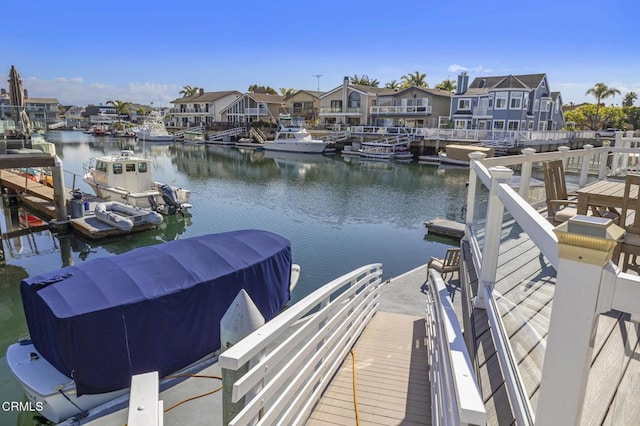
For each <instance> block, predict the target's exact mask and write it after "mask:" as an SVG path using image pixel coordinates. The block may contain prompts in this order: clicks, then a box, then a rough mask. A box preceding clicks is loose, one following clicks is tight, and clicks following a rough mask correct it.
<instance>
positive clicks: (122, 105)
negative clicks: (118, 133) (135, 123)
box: [107, 100, 131, 128]
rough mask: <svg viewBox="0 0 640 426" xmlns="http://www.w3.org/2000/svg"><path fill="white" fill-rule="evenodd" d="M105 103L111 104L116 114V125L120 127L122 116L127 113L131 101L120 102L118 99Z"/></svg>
mask: <svg viewBox="0 0 640 426" xmlns="http://www.w3.org/2000/svg"><path fill="white" fill-rule="evenodd" d="M107 105H112V106H113V108H114V109H115V110H116V113H117V114H118V127H119V128H122V116H123V115H127V114H129V110H130V108H131V102H122V101H119V100H115V101H107Z"/></svg>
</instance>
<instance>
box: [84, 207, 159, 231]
mask: <svg viewBox="0 0 640 426" xmlns="http://www.w3.org/2000/svg"><path fill="white" fill-rule="evenodd" d="M94 213H95V215H96V219H98V220H99V221H100V222H103V223H107V224H109V225H111V226H115V227H116V228H118V229H121V230H123V231H127V232H129V231H131V230H132V229H133V227H134V226H136V225H142V224H145V223H151V224H153V225H156V226H157V225H160V224H161V223H162V216H161V215H160V214H159V213H157V212H154V211H151V210H147V209H141V208H140V207H134V206H129V205H126V204H122V203H119V202H117V201H107V202H106V203H98V204H96V208H95V210H94Z"/></svg>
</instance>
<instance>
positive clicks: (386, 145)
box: [358, 139, 413, 161]
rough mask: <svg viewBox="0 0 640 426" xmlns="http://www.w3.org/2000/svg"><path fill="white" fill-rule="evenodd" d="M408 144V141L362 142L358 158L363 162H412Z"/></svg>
mask: <svg viewBox="0 0 640 426" xmlns="http://www.w3.org/2000/svg"><path fill="white" fill-rule="evenodd" d="M410 143H411V141H410V140H408V139H398V140H392V141H389V140H384V141H380V142H363V143H362V144H361V145H360V149H358V156H359V157H360V158H362V159H365V160H366V159H368V160H392V161H412V160H413V154H412V153H411V152H410V151H409V145H410Z"/></svg>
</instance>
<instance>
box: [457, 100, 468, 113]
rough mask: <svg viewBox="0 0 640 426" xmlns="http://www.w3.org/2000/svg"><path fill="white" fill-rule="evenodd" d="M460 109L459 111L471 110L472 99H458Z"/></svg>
mask: <svg viewBox="0 0 640 426" xmlns="http://www.w3.org/2000/svg"><path fill="white" fill-rule="evenodd" d="M458 109H459V110H469V109H471V99H458Z"/></svg>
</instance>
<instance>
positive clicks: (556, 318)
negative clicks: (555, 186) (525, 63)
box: [466, 135, 640, 425]
mask: <svg viewBox="0 0 640 426" xmlns="http://www.w3.org/2000/svg"><path fill="white" fill-rule="evenodd" d="M638 142H640V140H636V139H633V138H622V137H621V135H619V136H617V138H616V147H610V146H609V144H608V143H605V144H604V146H603V147H601V148H592V147H590V146H587V147H585V148H586V149H582V150H575V151H569V150H568V148H566V147H562V148H561V150H560V151H558V152H552V153H541V154H534V153H533V150H526V153H525V154H523V155H519V156H511V157H500V158H491V159H482V157H483V155H482V154H479V153H477V154H473V158H472V161H471V168H470V178H469V190H468V199H467V218H466V228H467V236H468V237H469V239H470V247H471V250H472V257H473V260H474V263H475V266H476V270H477V271H478V277H479V279H478V286H479V289H478V296H479V297H478V298H477V299H476V303H475V306H476V307H480V308H485V309H486V311H487V317H488V321H489V323H490V330H491V335H492V338H493V341H494V344H495V347H496V352H497V355H498V359H499V361H500V367H501V370H502V373H503V376H504V378H505V385H506V389H507V392H508V394H509V400H510V402H511V405H512V409H513V412H514V416H515V419H516V424H519V425H527V424H533V423H534V422H536V421H538V422H539V423H538V424H578V423H579V422H580V421H581V418H580V416H581V410H582V404H583V402H584V394H585V392H584V390H585V386H586V382H587V377H585V375H587V376H588V374H589V368H590V363H591V361H592V349H593V347H592V346H591V345H590V343H589V338H590V337H591V336H593V333H594V330H595V327H597V322H598V314H599V313H603V312H607V311H608V310H611V309H616V310H619V311H622V312H629V313H631V314H632V315H634V314H635V315H638V314H640V304H639V303H638V301H640V277H637V276H631V275H628V274H625V273H621V272H620V271H619V270H618V269H617V268H615V267H614V266H613V265H612V264H611V263H610V262H608V261H607V262H606V263H605V264H604V266H602V265H601V266H593V265H588V264H585V263H579V264H577V263H576V262H575V261H570V260H567V259H566V258H562V256H560V255H559V250H558V237H557V236H556V233H555V230H554V227H553V226H552V225H551V224H550V223H549V222H548V221H547V220H546V219H545V218H543V217H542V215H541V214H540V213H538V212H537V211H536V210H535V209H534V208H533V207H532V206H531V205H529V203H528V202H527V201H526V199H527V194H528V189H529V181H530V177H531V168H532V165H533V163H535V162H541V161H548V160H553V159H562V160H564V161H567V160H568V159H570V158H577V159H578V162H579V163H580V178H579V185H580V186H584V185H585V184H586V183H587V174H588V171H589V168H590V167H591V168H595V169H596V170H598V177H599V178H604V177H606V176H607V175H623V174H625V173H626V172H627V171H628V170H629V168H628V165H629V162H630V159H634V158H637V157H638V156H640V149H638V148H634V147H633V146H636V145H637V143H638ZM608 163H609V164H608ZM516 165H517V166H520V168H521V181H520V190H519V192H520V193H519V194H518V193H516V192H515V190H514V189H513V188H512V187H511V186H510V185H509V180H510V177H511V175H512V174H513V171H511V170H510V169H508V168H506V167H505V166H516ZM478 185H482V186H485V187H486V188H487V189H488V190H489V194H488V204H487V207H486V209H487V210H486V221H485V222H484V223H482V224H481V225H480V227H479V226H478V223H474V221H475V220H476V219H477V217H476V216H475V215H474V209H475V208H477V203H476V200H475V197H476V194H477V193H478V191H477V189H478V188H477V186H478ZM505 210H506V211H507V212H508V213H509V214H510V216H511V217H512V218H513V219H514V220H515V222H517V224H518V225H519V227H520V228H521V229H522V231H523V232H524V233H525V234H527V235H528V236H529V238H530V239H531V240H532V241H534V242H535V244H536V246H537V247H538V249H539V250H540V252H541V253H542V254H543V255H544V257H545V258H546V259H548V260H549V262H550V263H551V265H552V266H553V268H554V269H555V270H556V271H557V279H556V285H555V288H556V292H555V296H554V302H553V311H552V314H551V321H550V324H549V337H548V339H547V340H548V341H547V345H546V350H545V361H544V366H543V370H542V380H541V384H540V390H539V399H538V401H539V402H538V405H537V409H536V411H535V415H534V410H533V409H532V407H531V404H530V401H529V399H528V397H527V393H526V391H525V389H524V386H523V384H522V380H521V377H520V372H519V370H518V366H517V363H516V362H515V359H514V356H513V350H512V348H511V345H510V343H509V340H508V338H507V335H506V332H505V327H504V324H503V323H502V318H501V316H500V314H499V312H498V307H497V304H496V299H495V295H494V293H493V286H494V284H495V282H496V271H497V265H498V251H499V247H500V243H501V237H502V234H501V232H502V220H503V217H504V212H505ZM480 239H482V244H480V242H479V241H480ZM481 246H482V247H481ZM571 250H580V248H576V247H573V248H572V249H571ZM589 250H591V251H593V250H592V249H589ZM565 253H566V252H565ZM565 256H566V254H565ZM585 257H586V256H585ZM580 259H583V258H582V257H580ZM583 262H586V261H583ZM585 271H586V272H585ZM594 307H595V309H594ZM580 315H582V316H580ZM576 317H580V318H582V319H581V320H580V321H574V319H575V318H576ZM569 324H570V325H569Z"/></svg>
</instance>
